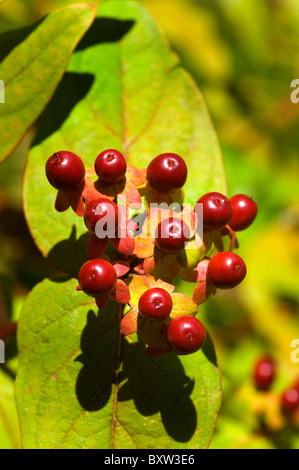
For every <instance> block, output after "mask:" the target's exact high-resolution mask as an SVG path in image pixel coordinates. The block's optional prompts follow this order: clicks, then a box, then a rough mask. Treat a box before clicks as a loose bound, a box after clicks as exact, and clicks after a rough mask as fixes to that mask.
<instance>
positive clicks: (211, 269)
mask: <svg viewBox="0 0 299 470" xmlns="http://www.w3.org/2000/svg"><path fill="white" fill-rule="evenodd" d="M245 276H246V265H245V263H244V261H243V260H242V258H241V257H240V256H238V255H236V254H235V253H231V252H230V251H223V252H220V253H218V254H217V255H215V256H213V258H211V260H210V262H209V265H208V269H207V277H208V279H209V281H210V282H211V283H212V284H213V285H214V286H215V287H218V289H231V288H233V287H236V286H237V285H238V284H240V282H242V281H243V279H244V277H245Z"/></svg>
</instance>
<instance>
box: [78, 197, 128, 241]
mask: <svg viewBox="0 0 299 470" xmlns="http://www.w3.org/2000/svg"><path fill="white" fill-rule="evenodd" d="M103 217H105V219H107V222H106V223H105V224H104V225H103V231H102V233H98V232H99V230H96V224H97V222H98V221H99V220H101V219H103ZM84 222H85V225H86V227H87V228H88V230H89V231H90V232H92V233H95V231H97V236H98V237H99V238H105V237H106V236H108V237H115V233H116V231H117V229H118V227H119V224H120V213H119V210H118V207H117V205H116V204H115V203H114V202H112V201H110V200H109V199H105V198H98V199H92V200H91V201H88V202H87V203H86V206H85V211H84Z"/></svg>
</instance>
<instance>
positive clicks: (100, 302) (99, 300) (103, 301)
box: [95, 295, 109, 309]
mask: <svg viewBox="0 0 299 470" xmlns="http://www.w3.org/2000/svg"><path fill="white" fill-rule="evenodd" d="M95 301H96V304H97V307H98V309H101V308H104V307H106V305H107V304H108V302H109V295H103V296H102V297H96V298H95Z"/></svg>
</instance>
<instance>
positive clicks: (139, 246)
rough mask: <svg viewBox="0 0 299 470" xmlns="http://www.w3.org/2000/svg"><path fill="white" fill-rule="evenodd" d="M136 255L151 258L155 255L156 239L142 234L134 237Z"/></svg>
mask: <svg viewBox="0 0 299 470" xmlns="http://www.w3.org/2000/svg"><path fill="white" fill-rule="evenodd" d="M134 241H135V248H134V255H136V256H137V257H138V258H150V257H152V256H153V255H154V249H155V239H154V238H150V237H144V236H142V235H140V236H138V237H136V238H134Z"/></svg>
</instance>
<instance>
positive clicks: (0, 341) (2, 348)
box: [0, 339, 5, 364]
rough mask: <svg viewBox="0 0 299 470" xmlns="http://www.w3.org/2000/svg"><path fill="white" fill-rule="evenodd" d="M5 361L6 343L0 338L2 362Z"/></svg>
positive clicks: (0, 358) (0, 359)
mask: <svg viewBox="0 0 299 470" xmlns="http://www.w3.org/2000/svg"><path fill="white" fill-rule="evenodd" d="M4 362H5V345H4V341H2V339H0V364H4Z"/></svg>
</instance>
